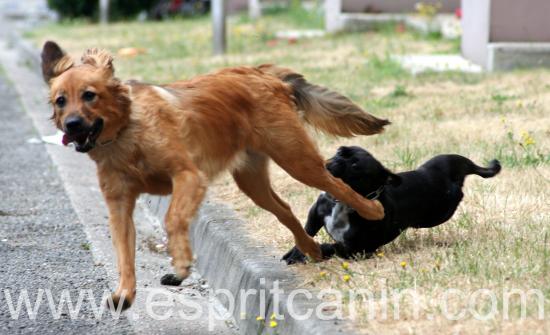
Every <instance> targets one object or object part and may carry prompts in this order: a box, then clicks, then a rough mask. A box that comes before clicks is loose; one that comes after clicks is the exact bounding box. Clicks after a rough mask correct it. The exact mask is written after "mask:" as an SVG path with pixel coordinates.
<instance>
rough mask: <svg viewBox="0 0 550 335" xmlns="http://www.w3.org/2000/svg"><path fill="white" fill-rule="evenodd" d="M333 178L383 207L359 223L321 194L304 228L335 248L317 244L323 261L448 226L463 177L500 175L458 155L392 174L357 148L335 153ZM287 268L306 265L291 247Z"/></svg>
mask: <svg viewBox="0 0 550 335" xmlns="http://www.w3.org/2000/svg"><path fill="white" fill-rule="evenodd" d="M327 169H328V170H329V171H330V173H331V174H332V175H334V176H335V177H337V178H341V179H342V180H343V181H344V182H345V183H346V184H348V185H350V186H351V187H352V188H353V189H354V190H355V191H356V192H358V193H359V194H361V195H363V196H364V197H367V198H369V199H378V200H379V201H380V202H381V203H382V205H384V210H385V214H386V215H385V217H384V219H383V220H380V221H368V220H365V219H363V218H362V217H361V216H360V215H359V214H357V212H355V210H353V208H350V207H348V206H347V205H346V204H344V203H341V202H338V201H337V200H336V199H334V198H333V197H332V196H331V195H330V194H326V193H322V194H321V195H320V196H319V198H318V199H317V202H316V203H315V204H314V205H313V207H312V208H311V209H310V211H309V216H308V219H307V223H306V226H305V230H306V232H307V233H308V234H309V235H310V236H315V235H316V234H317V233H318V232H319V230H320V229H321V228H322V227H325V230H326V231H327V233H328V234H329V235H330V236H331V237H332V239H333V240H334V241H335V243H331V244H322V245H321V250H322V252H323V257H325V258H330V257H332V256H333V255H335V254H336V255H337V256H339V257H343V258H349V257H352V256H354V255H360V254H366V255H368V254H370V253H373V252H374V251H376V249H377V248H379V247H380V246H382V245H384V244H387V243H389V242H391V241H393V240H394V239H395V238H396V237H397V236H399V234H401V232H402V231H404V230H405V229H407V228H409V227H412V228H431V227H435V226H437V225H440V224H442V223H444V222H445V221H447V220H449V219H450V218H451V216H452V215H453V214H454V212H455V210H456V208H457V207H458V205H459V203H460V201H461V200H462V197H463V196H464V193H462V186H463V184H464V179H465V178H466V176H467V175H470V174H476V175H478V176H481V177H483V178H490V177H493V176H495V175H496V174H497V173H499V171H500V169H501V167H500V163H499V162H498V161H497V160H493V161H491V162H490V163H489V167H487V168H483V167H480V166H477V165H476V164H474V163H473V162H472V161H471V160H469V159H468V158H466V157H462V156H459V155H439V156H436V157H434V158H432V159H430V160H429V161H427V162H426V163H424V164H423V165H422V166H420V167H419V168H418V169H416V170H413V171H408V172H402V173H397V174H394V173H392V172H391V171H390V170H388V169H386V168H385V167H384V166H383V165H382V164H381V163H380V162H379V161H377V160H376V159H375V158H374V157H373V156H372V155H371V154H370V153H368V152H367V151H366V150H364V149H362V148H359V147H340V148H339V149H338V152H337V153H336V155H335V156H334V157H333V158H331V159H330V160H329V162H328V163H327ZM283 260H285V261H286V262H287V263H288V264H293V263H297V262H305V260H306V257H305V256H304V255H303V254H302V253H301V252H300V251H299V250H298V249H297V248H296V247H294V248H293V249H291V250H290V251H289V252H287V253H286V254H285V255H284V256H283Z"/></svg>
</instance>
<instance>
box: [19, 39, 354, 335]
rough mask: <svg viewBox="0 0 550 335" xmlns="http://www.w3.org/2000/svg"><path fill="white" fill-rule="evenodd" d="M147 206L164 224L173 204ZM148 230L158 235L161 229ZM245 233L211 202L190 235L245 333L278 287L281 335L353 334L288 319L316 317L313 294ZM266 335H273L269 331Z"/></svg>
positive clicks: (255, 326) (24, 52)
mask: <svg viewBox="0 0 550 335" xmlns="http://www.w3.org/2000/svg"><path fill="white" fill-rule="evenodd" d="M10 43H11V45H12V46H13V47H14V48H15V49H17V51H18V52H19V54H20V56H21V58H22V59H24V62H25V64H27V65H28V66H29V67H30V68H31V69H32V70H33V71H39V69H40V61H39V57H38V51H37V50H36V49H35V48H34V47H33V46H32V45H31V44H30V43H28V42H27V41H25V40H22V39H21V38H20V37H19V36H18V35H17V34H12V36H11V41H10ZM144 201H145V204H146V205H147V207H149V209H150V211H151V212H152V213H150V214H153V215H154V216H155V217H156V218H157V219H158V220H160V221H162V218H163V216H164V212H165V211H166V208H167V204H168V201H169V199H168V198H160V197H153V196H149V197H145V198H144ZM137 221H138V220H136V224H137ZM145 221H151V220H145ZM150 229H152V230H156V229H157V227H150ZM246 231H247V227H246V223H245V222H243V221H242V220H240V219H238V218H237V217H236V215H235V213H234V212H233V211H232V210H230V209H229V208H228V207H226V206H224V205H221V204H218V203H215V202H211V201H209V200H206V201H205V202H204V203H203V205H202V207H201V209H200V211H199V214H198V215H197V218H196V220H195V222H194V224H193V225H192V229H191V239H192V244H193V251H194V254H195V256H196V258H197V262H196V267H197V268H198V270H199V272H200V274H201V275H202V276H203V277H204V278H206V279H207V281H208V282H209V284H210V286H211V287H212V288H213V289H215V290H220V291H219V293H221V294H218V298H219V299H220V301H221V302H222V304H223V305H224V307H225V308H227V309H228V310H229V311H232V314H233V317H234V318H235V320H236V322H237V325H238V327H239V329H240V332H241V333H243V334H258V333H259V331H260V323H259V322H258V321H257V320H256V317H257V316H258V309H259V306H261V305H262V304H264V305H265V306H266V313H265V315H261V316H262V317H264V318H265V319H266V320H269V317H270V315H271V314H272V313H273V308H274V305H275V304H276V302H275V301H274V296H273V294H272V293H271V292H270V291H271V290H272V289H273V288H275V287H277V288H278V289H279V290H281V291H283V292H282V293H281V294H280V295H279V298H280V303H279V304H278V305H279V313H280V314H281V315H283V316H284V317H285V319H284V320H282V319H281V320H278V326H277V329H276V332H277V334H280V335H284V334H300V335H308V334H311V335H324V334H326V335H329V334H330V335H333V334H338V333H345V334H355V331H354V330H353V328H352V327H351V325H350V324H348V323H347V322H345V321H342V320H333V319H330V320H322V319H320V318H319V317H318V316H317V315H315V314H316V313H313V314H312V315H311V317H308V318H305V319H304V320H298V319H295V318H291V317H289V315H290V314H293V315H306V314H307V312H308V311H310V310H312V311H314V312H315V309H316V308H318V307H319V306H320V302H321V301H320V300H319V299H318V298H317V297H316V295H315V292H311V291H306V290H305V289H301V290H299V291H295V292H294V293H291V291H292V290H296V289H297V288H299V286H300V284H301V281H300V279H299V278H297V277H296V276H295V275H293V274H292V273H291V272H290V271H289V270H288V269H287V268H286V265H285V264H284V263H283V262H281V261H280V260H279V257H276V258H274V257H273V255H272V254H269V252H268V250H267V248H266V247H262V246H258V245H257V244H258V243H257V242H255V241H253V240H252V239H251V238H249V237H247V234H246ZM98 251H99V252H100V253H101V251H100V250H98ZM247 290H251V291H249V292H257V294H254V295H249V296H248V297H246V296H244V298H243V296H242V295H240V294H241V293H243V292H245V291H247ZM254 290H255V291H254ZM306 292H307V293H306ZM227 293H229V294H231V295H232V296H233V297H237V299H236V300H235V305H234V306H231V304H230V301H229V300H228V299H227V298H226V296H224V294H227ZM297 293H298V294H297ZM306 295H310V296H311V297H306ZM241 299H242V300H241ZM243 302H244V303H243ZM245 305H246V308H245ZM232 307H233V308H232ZM241 310H242V311H243V313H241ZM328 314H329V315H330V313H328ZM327 318H328V317H327ZM264 333H271V331H270V330H269V327H267V328H266V330H264Z"/></svg>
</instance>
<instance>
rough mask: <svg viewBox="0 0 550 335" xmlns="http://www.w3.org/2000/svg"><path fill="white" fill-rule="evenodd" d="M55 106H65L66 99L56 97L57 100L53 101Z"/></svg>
mask: <svg viewBox="0 0 550 335" xmlns="http://www.w3.org/2000/svg"><path fill="white" fill-rule="evenodd" d="M55 104H56V105H57V107H59V108H63V107H65V104H67V99H65V97H57V99H55Z"/></svg>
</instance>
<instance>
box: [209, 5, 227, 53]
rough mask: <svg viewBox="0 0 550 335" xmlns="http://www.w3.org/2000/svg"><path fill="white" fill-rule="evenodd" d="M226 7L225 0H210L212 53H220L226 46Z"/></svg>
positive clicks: (223, 51)
mask: <svg viewBox="0 0 550 335" xmlns="http://www.w3.org/2000/svg"><path fill="white" fill-rule="evenodd" d="M225 16H226V9H225V0H213V1H212V27H213V38H212V40H213V47H214V49H213V50H214V55H222V54H224V53H225V50H226V47H227V40H226V29H225V26H226V22H225Z"/></svg>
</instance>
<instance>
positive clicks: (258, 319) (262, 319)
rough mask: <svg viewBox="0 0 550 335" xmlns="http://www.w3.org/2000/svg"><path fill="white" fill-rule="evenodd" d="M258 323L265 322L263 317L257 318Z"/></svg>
mask: <svg viewBox="0 0 550 335" xmlns="http://www.w3.org/2000/svg"><path fill="white" fill-rule="evenodd" d="M256 321H264V318H263V316H257V317H256Z"/></svg>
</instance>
